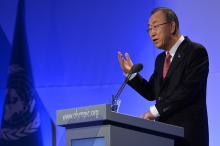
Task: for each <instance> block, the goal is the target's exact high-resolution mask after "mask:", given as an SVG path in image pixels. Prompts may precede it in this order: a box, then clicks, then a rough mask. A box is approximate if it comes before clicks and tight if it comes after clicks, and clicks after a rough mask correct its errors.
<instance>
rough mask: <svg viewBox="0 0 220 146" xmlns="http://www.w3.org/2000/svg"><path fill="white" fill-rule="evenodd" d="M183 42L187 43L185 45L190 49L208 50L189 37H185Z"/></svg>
mask: <svg viewBox="0 0 220 146" xmlns="http://www.w3.org/2000/svg"><path fill="white" fill-rule="evenodd" d="M183 43H185V47H186V48H188V49H189V51H192V52H194V51H206V48H205V47H204V46H203V45H202V44H200V43H198V42H194V41H191V40H190V39H189V38H188V37H185V40H184V42H183Z"/></svg>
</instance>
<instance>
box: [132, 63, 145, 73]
mask: <svg viewBox="0 0 220 146" xmlns="http://www.w3.org/2000/svg"><path fill="white" fill-rule="evenodd" d="M142 69H143V65H142V64H141V63H138V64H135V65H133V66H132V68H131V70H130V72H129V74H133V73H138V72H140V71H141V70H142Z"/></svg>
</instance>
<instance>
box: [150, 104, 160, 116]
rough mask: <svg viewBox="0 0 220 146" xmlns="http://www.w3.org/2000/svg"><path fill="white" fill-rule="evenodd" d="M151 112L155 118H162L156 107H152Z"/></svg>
mask: <svg viewBox="0 0 220 146" xmlns="http://www.w3.org/2000/svg"><path fill="white" fill-rule="evenodd" d="M150 112H151V113H152V114H153V116H154V117H155V118H157V117H159V116H160V114H159V112H158V110H157V108H156V106H155V105H154V106H151V107H150Z"/></svg>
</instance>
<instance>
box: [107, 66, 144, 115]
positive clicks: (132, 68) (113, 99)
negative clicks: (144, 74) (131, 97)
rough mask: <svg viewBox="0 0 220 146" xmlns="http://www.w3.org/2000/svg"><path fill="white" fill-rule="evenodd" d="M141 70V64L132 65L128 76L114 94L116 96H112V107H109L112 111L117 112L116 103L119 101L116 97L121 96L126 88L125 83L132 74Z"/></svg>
mask: <svg viewBox="0 0 220 146" xmlns="http://www.w3.org/2000/svg"><path fill="white" fill-rule="evenodd" d="M142 69H143V65H142V64H141V63H138V64H134V65H133V66H132V67H131V69H130V71H129V73H128V75H127V76H126V78H125V80H124V82H123V83H122V85H121V87H120V88H119V90H118V92H117V93H116V95H112V106H111V108H112V111H115V112H117V111H118V107H119V105H118V102H120V101H119V99H118V97H119V96H120V95H121V92H122V91H123V89H124V87H125V86H126V84H127V82H128V81H129V79H130V77H131V75H132V74H134V73H138V72H140V71H141V70H142Z"/></svg>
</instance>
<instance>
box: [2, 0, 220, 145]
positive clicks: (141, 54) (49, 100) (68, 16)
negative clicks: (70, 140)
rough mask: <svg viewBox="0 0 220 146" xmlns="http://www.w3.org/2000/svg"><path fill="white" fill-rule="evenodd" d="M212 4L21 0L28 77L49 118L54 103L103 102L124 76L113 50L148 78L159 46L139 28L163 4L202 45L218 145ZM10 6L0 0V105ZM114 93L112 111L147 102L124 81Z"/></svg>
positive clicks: (218, 76) (219, 69) (218, 70)
mask: <svg viewBox="0 0 220 146" xmlns="http://www.w3.org/2000/svg"><path fill="white" fill-rule="evenodd" d="M219 4H220V2H219V1H214V0H213V1H212V0H209V1H208V0H204V1H199V0H194V1H193V2H192V1H190V0H179V1H175V0H170V1H164V0H139V1H135V0H129V1H128V0H120V1H119V0H111V1H109V0H93V1H91V0H26V14H27V17H26V30H27V38H28V43H29V49H30V57H31V61H32V69H33V76H34V79H35V83H36V87H37V91H38V93H39V96H40V98H41V100H42V102H43V103H44V105H45V107H46V109H47V111H48V113H49V114H50V116H51V118H52V119H53V120H54V121H55V118H56V117H55V112H56V110H58V109H63V108H71V107H79V106H86V105H92V104H100V103H110V101H111V95H112V94H115V92H116V91H117V89H118V88H119V86H120V84H121V82H122V81H123V79H124V76H123V74H122V72H121V69H120V67H119V64H118V61H117V51H118V50H120V51H122V52H123V53H124V52H129V53H130V55H131V57H132V59H133V61H134V62H135V63H138V62H142V63H143V64H144V70H143V71H142V72H141V73H142V75H143V76H145V77H146V78H149V76H150V75H151V73H152V70H153V67H154V59H155V56H156V55H157V53H158V52H159V50H157V49H155V48H154V46H153V44H152V42H151V41H150V38H149V36H148V34H147V32H146V28H147V22H148V19H149V13H150V11H151V10H152V9H153V8H154V7H156V6H168V7H170V8H172V9H174V10H175V11H176V12H177V15H178V17H179V20H180V29H181V32H182V33H183V34H184V35H187V36H189V37H190V38H191V39H192V40H193V41H197V42H200V43H202V44H203V45H204V46H205V47H206V48H207V50H208V53H209V58H210V73H209V79H208V92H207V102H208V114H209V128H210V146H216V145H220V142H219V141H218V135H220V132H219V131H220V128H219V124H218V123H220V118H219V117H218V116H217V115H218V110H217V107H218V105H219V104H220V99H219V98H218V97H220V93H219V91H218V90H219V89H220V88H219V87H218V84H217V83H218V82H220V62H219V59H218V57H217V55H219V54H220V50H219V49H218V47H217V42H218V41H219V37H218V34H219V33H220V29H218V27H219V26H220V18H219V16H218V14H219V13H220V9H219V8H218V6H219ZM16 6H17V0H7V1H5V0H0V27H1V28H0V38H1V39H0V40H1V41H0V43H1V44H0V53H1V54H0V67H1V68H0V69H1V70H2V72H1V74H0V91H1V92H0V96H1V98H0V107H2V103H3V101H4V83H5V72H6V71H5V70H4V66H7V55H5V54H9V52H10V50H9V48H10V47H9V46H10V45H11V44H12V38H13V32H14V27H15V26H14V25H15V16H16V8H17V7H16ZM1 29H2V31H1ZM4 35H5V37H4ZM3 46H4V47H3ZM3 48H8V49H7V50H3ZM3 54H4V55H3ZM121 99H122V103H121V108H120V112H122V113H126V114H130V115H134V116H139V115H141V114H142V113H143V112H145V111H146V110H148V108H149V106H150V105H152V104H154V103H153V102H148V101H146V100H145V99H143V98H142V97H141V96H140V95H138V94H137V93H136V92H134V91H133V90H132V89H131V88H130V87H126V88H125V91H124V92H123V93H122V96H121ZM1 113H2V108H1V109H0V115H1ZM57 130H58V132H57V145H58V146H64V145H65V144H64V143H63V142H64V141H65V135H64V134H65V133H64V129H62V128H59V127H57Z"/></svg>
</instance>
